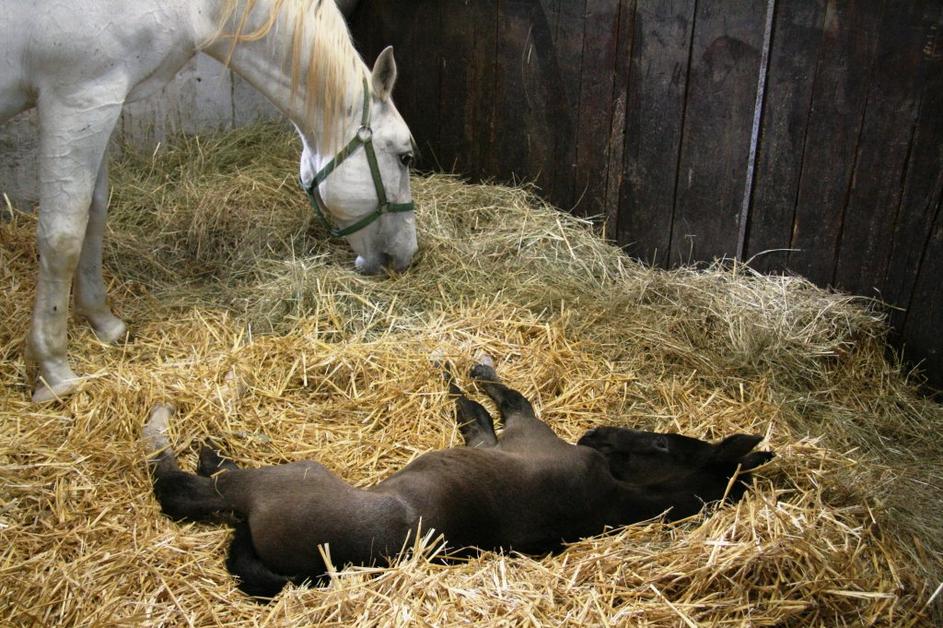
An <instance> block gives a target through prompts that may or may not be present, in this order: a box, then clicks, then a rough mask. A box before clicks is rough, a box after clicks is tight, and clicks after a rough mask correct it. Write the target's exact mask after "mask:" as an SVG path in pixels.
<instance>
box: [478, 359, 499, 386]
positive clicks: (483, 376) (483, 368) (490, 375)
mask: <svg viewBox="0 0 943 628" xmlns="http://www.w3.org/2000/svg"><path fill="white" fill-rule="evenodd" d="M475 362H477V364H475V366H473V367H472V370H471V376H472V377H473V378H475V379H477V380H480V381H485V382H497V381H498V374H497V373H496V372H495V370H494V360H492V359H491V356H488V355H485V354H484V353H479V354H478V355H477V356H475Z"/></svg>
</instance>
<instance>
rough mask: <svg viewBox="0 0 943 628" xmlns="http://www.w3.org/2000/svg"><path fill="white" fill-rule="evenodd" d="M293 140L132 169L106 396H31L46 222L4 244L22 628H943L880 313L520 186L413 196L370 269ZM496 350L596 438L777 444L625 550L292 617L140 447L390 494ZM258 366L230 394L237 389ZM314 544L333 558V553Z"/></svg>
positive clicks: (927, 445)
mask: <svg viewBox="0 0 943 628" xmlns="http://www.w3.org/2000/svg"><path fill="white" fill-rule="evenodd" d="M297 150H298V149H297V146H295V145H294V140H293V139H292V138H291V136H290V134H288V133H286V132H284V131H283V130H282V129H281V128H280V127H273V126H260V127H254V128H251V129H245V130H239V131H236V132H233V133H230V134H226V135H221V136H218V137H213V138H201V139H194V138H189V139H187V138H183V139H181V140H179V141H178V142H177V143H176V144H174V145H172V146H170V147H168V148H166V149H165V150H162V151H160V152H158V153H155V154H154V155H140V154H137V153H135V152H133V151H131V150H126V151H125V152H124V155H123V157H122V158H121V159H120V160H119V161H118V163H116V164H115V165H114V166H113V168H112V172H113V184H114V186H113V187H114V200H113V205H112V209H111V214H112V218H111V222H110V225H109V227H110V233H109V238H108V252H107V259H106V266H107V267H108V268H109V270H110V272H111V276H112V279H111V294H112V296H113V299H114V302H115V304H116V306H117V309H118V310H119V311H120V312H121V313H122V314H123V315H124V316H125V317H126V318H128V319H129V320H130V322H131V323H132V326H133V328H134V330H135V334H136V339H135V341H134V342H133V343H131V344H129V345H127V346H124V347H119V348H110V347H106V346H103V345H101V344H100V343H98V342H97V341H96V340H95V339H94V336H93V335H92V334H91V333H90V332H89V331H88V330H87V329H86V328H84V327H82V326H73V328H72V330H71V351H72V359H73V362H74V365H75V367H76V369H77V370H78V371H80V372H83V373H94V374H95V375H96V376H95V377H94V378H93V379H92V380H90V381H89V382H87V383H86V384H85V385H84V386H83V388H82V390H81V391H80V392H79V393H78V394H77V395H75V396H74V397H72V398H70V399H68V400H67V401H66V402H65V403H64V404H61V405H51V406H42V407H37V406H33V405H30V404H29V403H28V401H27V400H28V388H27V386H26V382H27V381H28V380H27V375H28V372H27V367H26V365H25V363H24V362H23V359H22V353H23V352H22V346H23V344H22V339H23V337H24V335H25V333H26V329H27V326H28V321H29V309H30V306H31V303H32V290H33V286H32V282H33V277H34V274H35V249H34V245H33V239H34V223H35V219H34V218H33V217H32V216H31V215H28V214H21V213H16V214H14V215H13V217H12V219H11V220H10V221H8V222H2V221H0V238H2V239H0V241H2V246H0V282H2V285H3V287H4V289H5V290H4V292H5V294H6V298H5V299H4V300H3V301H2V302H0V303H2V305H0V308H2V312H0V313H2V315H3V320H5V321H7V324H6V325H5V326H3V327H2V328H0V375H2V377H0V384H2V387H0V485H2V486H3V487H4V488H3V491H2V492H0V623H2V624H4V625H19V624H26V623H41V624H108V625H140V624H142V623H143V624H164V623H173V624H182V623H188V624H199V625H260V624H262V625H267V624H276V625H282V624H307V623H343V624H351V625H374V624H376V623H380V622H382V623H397V624H407V623H421V624H441V625H451V624H457V623H470V622H474V623H485V622H487V623H489V624H496V625H500V624H514V625H519V624H524V623H530V624H547V625H558V624H559V625H567V624H587V623H589V624H600V625H603V624H606V625H636V624H638V625H679V623H685V624H687V625H691V624H697V625H700V624H718V623H720V624H746V623H749V624H753V625H772V624H777V625H779V624H787V625H788V624H801V625H836V624H858V625H874V624H877V625H889V626H891V625H893V626H897V625H909V624H915V625H919V624H928V623H932V622H934V621H936V622H937V623H938V622H939V621H940V620H941V611H940V596H939V591H940V588H939V583H940V581H941V577H943V566H941V559H940V556H941V555H943V541H941V539H943V534H941V532H943V530H941V527H943V522H941V519H940V517H939V503H941V497H943V495H941V492H943V491H941V484H943V482H941V477H943V472H941V470H943V465H941V454H940V452H941V451H943V447H941V445H943V443H941V437H940V436H939V434H940V430H939V427H940V423H941V419H943V412H941V408H940V406H938V405H936V404H933V403H931V402H929V401H926V400H924V399H921V398H920V397H919V396H917V395H916V394H915V390H914V387H913V384H912V383H911V382H909V381H908V380H907V378H906V377H905V375H904V374H903V373H902V370H901V368H900V365H899V364H898V363H897V362H896V361H894V360H893V359H890V360H889V359H888V358H887V357H886V355H885V354H886V351H885V347H884V335H885V333H886V328H885V326H884V323H883V320H882V316H881V315H880V313H879V311H878V310H877V309H875V307H874V306H873V304H868V303H864V302H861V301H859V300H856V299H853V298H851V297H848V296H846V295H841V294H835V293H830V292H826V291H823V290H819V289H817V288H815V287H814V286H812V285H811V284H809V283H808V282H806V281H804V280H802V279H799V278H796V277H788V276H781V277H776V276H774V277H763V276H759V275H757V274H755V273H753V272H752V271H751V270H750V269H749V268H747V267H744V266H739V265H728V264H715V265H712V266H710V267H707V268H700V269H694V268H681V269H676V270H671V271H665V270H658V269H653V268H650V267H647V266H644V265H640V264H636V263H635V262H632V261H631V260H629V259H627V258H626V257H624V256H623V255H622V254H621V253H620V252H619V251H618V250H617V249H615V248H613V247H611V246H609V245H607V244H606V243H604V242H603V241H601V240H600V239H599V238H598V237H597V236H596V235H595V234H594V233H593V232H592V229H591V226H590V225H589V224H588V223H586V222H585V221H582V220H580V219H577V218H573V217H570V216H567V215H565V214H561V213H560V212H558V211H556V210H554V209H553V208H550V207H548V206H546V205H545V204H543V203H541V202H540V201H539V200H537V198H536V197H535V196H534V194H533V191H532V190H530V189H528V188H526V187H503V186H495V185H470V184H466V183H463V182H461V181H459V180H457V179H456V178H454V177H449V176H444V175H430V176H419V177H415V178H414V181H413V186H414V196H415V198H416V201H417V207H418V217H417V222H418V224H419V227H420V234H419V237H420V243H421V246H422V253H421V256H420V258H419V260H418V261H417V264H416V266H415V268H413V269H411V270H410V271H409V272H407V273H405V274H403V275H399V276H392V277H388V278H365V277H360V276H358V275H356V274H355V273H354V272H352V271H351V270H350V266H351V264H350V261H351V259H350V258H351V254H350V253H349V251H348V250H347V248H346V247H345V246H344V245H343V244H342V243H336V242H329V241H327V240H325V239H324V234H323V233H322V232H321V231H320V228H319V227H318V226H317V225H316V224H314V223H312V222H311V220H310V216H309V214H308V210H307V208H306V206H305V200H304V197H303V195H301V194H299V193H298V192H297V190H296V189H295V187H294V185H293V179H292V175H291V173H292V172H294V171H295V159H296V158H297ZM436 350H439V351H441V352H443V353H444V355H445V357H446V358H447V359H451V360H453V361H454V362H455V363H456V365H457V370H456V376H457V377H458V378H459V380H460V382H459V383H460V384H461V385H463V386H465V387H468V388H472V389H473V387H471V386H470V382H469V381H468V380H467V377H466V376H465V372H466V371H467V367H468V366H469V365H470V363H471V357H472V355H473V354H474V353H475V352H477V351H485V352H487V353H489V354H490V355H492V356H494V358H495V360H496V363H497V365H496V366H497V368H498V370H499V372H500V373H501V374H502V375H503V376H504V377H505V378H506V379H507V380H508V381H509V382H511V383H512V384H513V385H514V386H516V387H518V388H520V389H521V390H522V392H524V394H525V395H527V396H528V397H529V398H531V399H533V400H534V403H535V407H536V408H537V410H538V412H540V413H541V416H542V417H543V418H544V419H545V420H546V421H547V422H548V423H550V425H552V426H553V427H554V429H555V430H557V432H558V433H559V434H561V436H563V437H564V438H568V439H571V440H575V439H576V438H578V436H579V435H580V434H581V433H582V431H583V430H585V429H586V428H588V427H590V426H592V425H596V424H599V423H605V424H616V425H631V426H637V427H640V428H643V429H665V430H677V431H682V432H685V433H688V434H691V435H694V436H699V437H704V438H720V437H722V436H725V435H728V434H730V433H733V432H749V433H759V434H766V436H767V439H768V441H769V444H770V447H771V448H773V449H774V450H776V452H777V454H778V455H777V458H776V459H775V460H774V461H773V462H772V463H770V464H769V465H767V466H766V467H765V468H764V469H762V470H761V471H760V472H759V474H758V477H757V481H756V487H755V489H754V490H753V491H752V492H751V493H749V494H748V496H747V497H746V498H745V499H744V500H743V501H742V502H740V503H739V504H738V505H737V506H735V507H722V508H711V509H709V510H708V511H707V512H705V513H704V514H702V515H699V516H696V517H692V518H690V519H688V520H686V521H684V522H680V523H677V524H672V525H668V524H664V523H662V522H658V521H653V522H648V523H644V524H640V525H636V526H631V527H628V528H625V529H620V530H613V531H609V532H608V533H606V534H603V535H601V536H598V537H594V538H590V539H585V540H583V541H580V542H578V543H575V544H573V545H571V546H570V547H569V548H567V550H566V551H565V552H563V553H562V554H560V555H557V556H549V557H538V558H532V557H521V556H517V555H501V554H494V553H485V554H483V555H481V556H480V557H475V558H472V559H467V560H464V561H462V562H460V563H458V564H455V565H451V566H443V565H440V564H436V563H435V562H432V561H430V560H429V559H430V558H431V557H433V556H434V555H435V554H436V552H439V551H441V547H440V545H439V544H438V542H437V541H436V540H435V536H434V535H433V534H432V531H430V536H426V535H423V536H422V537H421V538H416V539H413V540H412V541H411V542H410V545H409V546H408V551H406V552H405V553H404V555H403V556H402V557H401V558H400V559H399V560H398V561H397V562H396V563H395V564H394V565H393V566H391V567H383V566H374V567H363V568H352V567H346V566H343V565H336V566H335V567H336V569H337V572H336V575H335V576H334V577H332V580H331V584H330V586H328V587H327V588H325V589H314V590H306V589H302V588H296V587H290V588H289V589H288V590H287V591H286V592H285V593H283V594H282V595H281V596H280V597H279V598H278V599H277V601H276V602H275V603H274V604H273V605H272V606H271V607H269V608H266V607H259V606H258V605H256V604H254V603H252V602H250V601H249V600H247V599H246V598H245V597H243V596H242V595H241V594H240V593H239V592H238V591H237V590H236V588H235V585H234V582H233V580H232V578H231V577H230V576H229V575H228V574H227V573H226V571H225V567H224V563H223V561H224V554H225V548H226V543H227V539H228V538H229V532H228V531H226V530H225V529H223V528H220V527H214V526H201V525H192V524H188V525H180V524H176V523H174V522H171V521H169V520H167V519H166V518H164V517H162V516H161V515H160V513H159V511H158V508H157V505H156V503H155V501H154V499H153V497H152V494H151V489H150V485H149V481H148V477H147V473H146V468H145V464H144V459H145V455H146V454H147V453H148V452H147V451H146V449H147V448H146V447H145V445H144V443H143V442H142V439H141V427H142V425H143V422H144V420H145V418H146V417H147V414H148V411H149V410H150V408H151V407H153V406H154V405H156V404H158V403H173V404H174V405H175V406H176V407H177V413H176V414H175V415H174V417H173V418H172V419H171V421H170V426H169V437H170V442H171V445H172V446H173V447H174V449H175V451H176V452H177V453H178V454H179V457H180V461H181V465H183V466H184V467H188V468H192V465H193V464H194V459H195V452H196V450H197V448H198V447H199V445H200V444H201V443H202V442H203V441H204V440H205V439H206V438H214V439H216V440H217V441H219V442H220V443H221V444H222V445H223V446H224V449H225V453H226V454H227V455H229V456H230V457H232V459H233V460H234V461H235V462H237V463H238V464H242V465H250V466H255V465H262V464H276V463H280V462H285V461H289V460H297V459H302V458H314V459H317V460H319V461H320V462H322V463H324V464H325V465H327V466H328V467H330V468H331V469H332V470H333V471H335V472H337V473H338V474H339V475H341V476H342V477H344V478H346V479H348V480H349V481H351V482H352V483H354V484H355V485H358V486H367V485H370V484H372V483H374V482H376V481H377V480H378V479H380V478H382V477H385V476H386V475H388V474H390V473H392V472H393V471H395V470H397V469H399V468H401V467H402V466H403V465H404V464H406V463H407V462H409V461H410V460H412V459H414V458H415V457H416V456H419V455H421V454H422V453H423V452H425V451H428V450H430V449H433V448H439V447H447V446H455V445H457V444H458V443H459V442H460V438H461V437H460V435H459V433H458V430H457V428H456V426H455V424H454V421H453V419H452V409H451V402H450V401H449V399H448V398H447V395H446V394H445V390H444V386H443V385H442V382H441V378H440V374H439V373H438V372H437V371H436V369H435V367H434V366H433V365H432V363H431V361H430V359H429V357H428V356H429V355H430V354H432V353H433V352H434V351H436ZM230 373H231V374H234V375H233V376H232V377H229V376H228V375H227V374H230ZM312 551H316V549H315V548H312Z"/></svg>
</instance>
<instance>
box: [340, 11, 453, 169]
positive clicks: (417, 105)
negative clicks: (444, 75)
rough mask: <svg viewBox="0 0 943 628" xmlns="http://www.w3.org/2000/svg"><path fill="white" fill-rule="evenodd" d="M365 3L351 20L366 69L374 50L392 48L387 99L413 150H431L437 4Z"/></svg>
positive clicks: (435, 131)
mask: <svg viewBox="0 0 943 628" xmlns="http://www.w3.org/2000/svg"><path fill="white" fill-rule="evenodd" d="M365 4H368V6H361V7H358V9H357V10H356V11H355V13H354V15H353V16H352V19H351V30H352V33H353V35H354V40H355V42H356V43H357V44H358V49H359V50H360V52H361V55H362V56H363V58H364V60H365V61H366V62H367V65H368V66H372V65H373V62H374V60H375V59H376V56H377V55H378V54H379V53H380V51H382V50H383V49H384V48H385V47H386V46H393V49H394V53H395V55H396V63H397V69H398V78H397V81H396V88H395V90H394V92H393V101H394V102H395V103H396V106H397V108H398V109H399V110H400V113H402V114H403V117H404V119H405V120H406V123H407V124H408V125H409V128H410V130H411V131H412V134H413V137H414V138H415V140H416V142H417V144H418V145H419V147H420V148H421V149H423V150H431V149H433V147H434V146H435V145H436V144H437V143H438V139H439V99H438V94H439V65H440V64H439V60H438V56H439V52H438V51H439V50H440V49H441V47H442V46H441V34H442V29H441V26H440V23H439V13H440V3H439V2H436V1H435V0H415V1H414V2H412V3H410V10H408V11H403V10H402V7H400V6H398V3H396V2H394V1H393V0H371V2H369V3H365ZM421 165H424V166H427V167H431V165H430V164H428V163H426V164H421Z"/></svg>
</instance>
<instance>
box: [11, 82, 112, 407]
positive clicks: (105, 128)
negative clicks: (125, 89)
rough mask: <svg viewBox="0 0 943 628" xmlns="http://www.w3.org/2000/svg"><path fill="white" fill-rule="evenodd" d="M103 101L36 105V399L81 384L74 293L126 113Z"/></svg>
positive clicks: (32, 335)
mask: <svg viewBox="0 0 943 628" xmlns="http://www.w3.org/2000/svg"><path fill="white" fill-rule="evenodd" d="M105 96H107V99H101V98H95V97H94V95H84V96H78V97H77V96H73V97H71V98H69V99H68V100H67V101H65V102H63V101H58V100H56V95H55V94H51V95H49V96H47V100H46V101H44V100H43V99H42V97H41V98H40V102H39V122H40V140H39V148H40V155H39V158H40V162H39V170H40V177H39V180H40V189H39V197H40V202H39V221H38V224H37V228H36V240H37V249H38V252H39V276H38V278H37V281H36V298H35V301H34V303H33V315H32V321H31V325H30V332H29V344H28V350H29V353H30V358H31V359H32V360H33V361H35V363H36V365H37V367H38V371H39V372H38V378H37V382H36V387H35V390H34V392H33V401H35V402H44V401H50V400H53V399H58V398H61V397H63V396H65V395H67V394H69V393H71V392H72V391H73V390H74V389H75V387H76V385H77V384H78V381H79V378H78V377H77V376H76V375H75V373H74V372H73V371H72V369H71V368H69V363H68V355H67V331H68V330H67V325H68V315H69V292H70V288H71V286H72V277H73V275H74V274H75V270H76V267H77V265H78V262H79V257H80V255H81V252H82V244H83V241H84V239H85V231H86V226H87V224H88V219H89V209H90V207H91V204H92V196H93V192H94V189H95V182H96V180H97V178H98V172H99V169H100V167H101V165H102V160H103V158H104V154H105V149H106V147H107V146H108V140H109V139H110V137H111V132H112V130H113V129H114V126H115V123H116V122H117V120H118V116H119V114H120V113H121V104H120V102H119V103H115V96H114V93H111V94H106V95H105ZM50 99H52V100H50ZM102 102H107V103H109V104H106V105H103V104H101V103H102Z"/></svg>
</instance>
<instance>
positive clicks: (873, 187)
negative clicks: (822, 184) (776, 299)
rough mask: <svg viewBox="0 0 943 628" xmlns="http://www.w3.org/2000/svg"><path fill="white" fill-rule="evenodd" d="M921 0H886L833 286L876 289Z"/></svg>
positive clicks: (901, 162) (894, 197) (910, 124)
mask: <svg viewBox="0 0 943 628" xmlns="http://www.w3.org/2000/svg"><path fill="white" fill-rule="evenodd" d="M926 6H927V2H914V1H913V0H893V1H890V2H888V4H887V9H886V11H885V14H886V15H887V16H888V19H885V20H883V22H882V27H881V31H880V40H879V41H878V50H877V56H876V58H875V62H874V74H873V78H872V79H871V90H870V92H869V93H868V97H867V109H866V112H865V117H864V125H863V128H862V131H861V137H860V139H859V141H858V151H857V158H856V160H855V173H854V177H853V178H852V185H851V190H850V192H849V195H848V204H847V207H846V209H845V215H844V220H843V224H842V231H841V240H840V242H839V249H838V259H837V263H836V268H835V278H834V284H835V287H837V288H839V289H842V290H847V291H849V292H854V293H857V294H864V295H873V296H876V297H879V296H881V293H882V289H883V288H884V281H883V279H884V276H885V273H886V270H887V264H888V259H889V257H890V253H891V244H892V239H891V238H890V237H888V236H889V234H891V233H893V231H894V226H895V223H896V221H897V215H898V208H899V206H900V195H901V188H902V186H901V182H902V181H903V179H904V173H905V172H906V162H907V158H908V156H909V154H910V150H911V145H912V141H913V129H914V119H915V111H916V104H917V94H918V91H917V90H916V89H915V85H916V82H917V81H918V80H919V75H920V67H921V58H922V57H923V51H922V49H923V46H924V39H925V38H926V33H925V29H924V28H923V26H924V25H923V18H924V11H925V9H926Z"/></svg>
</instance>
